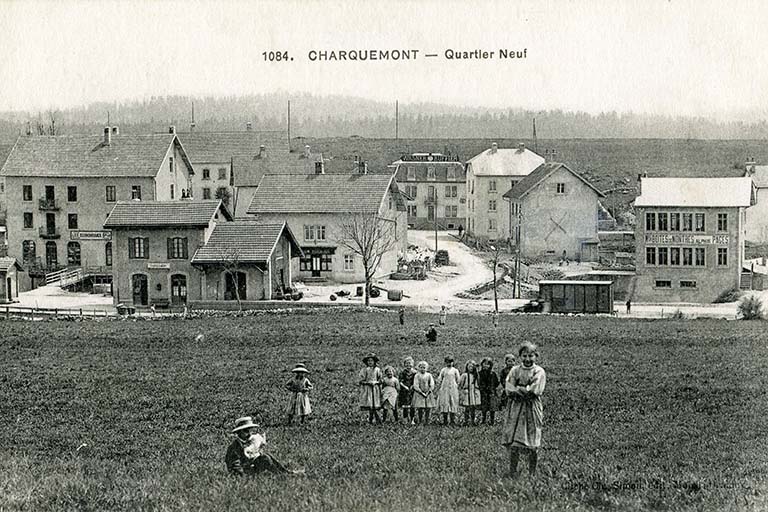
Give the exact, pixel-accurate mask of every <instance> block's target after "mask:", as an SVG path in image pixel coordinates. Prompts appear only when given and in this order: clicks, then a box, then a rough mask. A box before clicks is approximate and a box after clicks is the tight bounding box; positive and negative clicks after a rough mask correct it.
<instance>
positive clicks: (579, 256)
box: [503, 162, 605, 261]
mask: <svg viewBox="0 0 768 512" xmlns="http://www.w3.org/2000/svg"><path fill="white" fill-rule="evenodd" d="M503 197H504V199H505V200H506V201H505V203H506V204H505V209H506V211H507V216H508V220H507V224H508V225H509V226H511V227H512V240H511V242H512V243H513V244H516V245H517V246H518V247H519V249H520V254H521V255H522V256H524V257H528V258H536V257H550V258H560V259H564V260H566V259H575V260H580V261H597V259H598V246H599V239H598V235H597V228H598V211H599V209H600V203H599V200H600V198H601V197H605V196H604V195H603V193H602V192H600V191H599V190H597V189H596V188H595V187H594V186H593V185H592V184H591V183H589V181H587V180H586V179H585V178H584V177H583V176H581V175H580V174H579V173H577V172H575V171H574V170H572V169H571V168H570V167H568V166H567V165H565V164H562V163H556V162H547V163H544V164H541V165H539V166H538V167H537V168H536V169H535V170H534V171H533V172H531V173H530V174H529V175H527V176H526V177H524V178H523V179H522V180H520V181H519V182H517V183H516V184H515V185H514V186H513V187H512V188H511V189H510V190H508V191H507V192H506V193H505V194H504V195H503Z"/></svg>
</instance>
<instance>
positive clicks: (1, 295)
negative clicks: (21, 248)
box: [0, 257, 23, 304]
mask: <svg viewBox="0 0 768 512" xmlns="http://www.w3.org/2000/svg"><path fill="white" fill-rule="evenodd" d="M19 270H23V269H22V268H21V265H19V263H18V262H17V261H16V258H9V257H3V258H0V304H8V303H9V302H14V301H15V300H16V299H17V298H18V296H19V281H18V271H19Z"/></svg>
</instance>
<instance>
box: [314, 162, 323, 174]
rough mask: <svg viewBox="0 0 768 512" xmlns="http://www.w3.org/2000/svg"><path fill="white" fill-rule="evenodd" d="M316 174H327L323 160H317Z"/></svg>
mask: <svg viewBox="0 0 768 512" xmlns="http://www.w3.org/2000/svg"><path fill="white" fill-rule="evenodd" d="M315 174H325V166H324V165H323V162H322V161H318V162H315Z"/></svg>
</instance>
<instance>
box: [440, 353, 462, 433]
mask: <svg viewBox="0 0 768 512" xmlns="http://www.w3.org/2000/svg"><path fill="white" fill-rule="evenodd" d="M453 363H454V358H453V356H452V355H450V354H449V355H447V356H445V367H443V368H442V369H441V370H440V374H439V375H438V376H437V384H436V388H437V407H438V409H440V412H441V413H442V415H443V425H448V422H449V420H450V424H451V425H455V424H456V413H458V412H459V380H461V375H460V374H459V370H458V369H456V368H454V366H453Z"/></svg>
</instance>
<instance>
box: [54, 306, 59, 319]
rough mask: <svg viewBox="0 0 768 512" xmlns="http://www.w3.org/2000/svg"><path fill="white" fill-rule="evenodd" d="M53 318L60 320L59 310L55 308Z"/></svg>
mask: <svg viewBox="0 0 768 512" xmlns="http://www.w3.org/2000/svg"><path fill="white" fill-rule="evenodd" d="M53 316H54V317H55V318H59V308H53Z"/></svg>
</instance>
